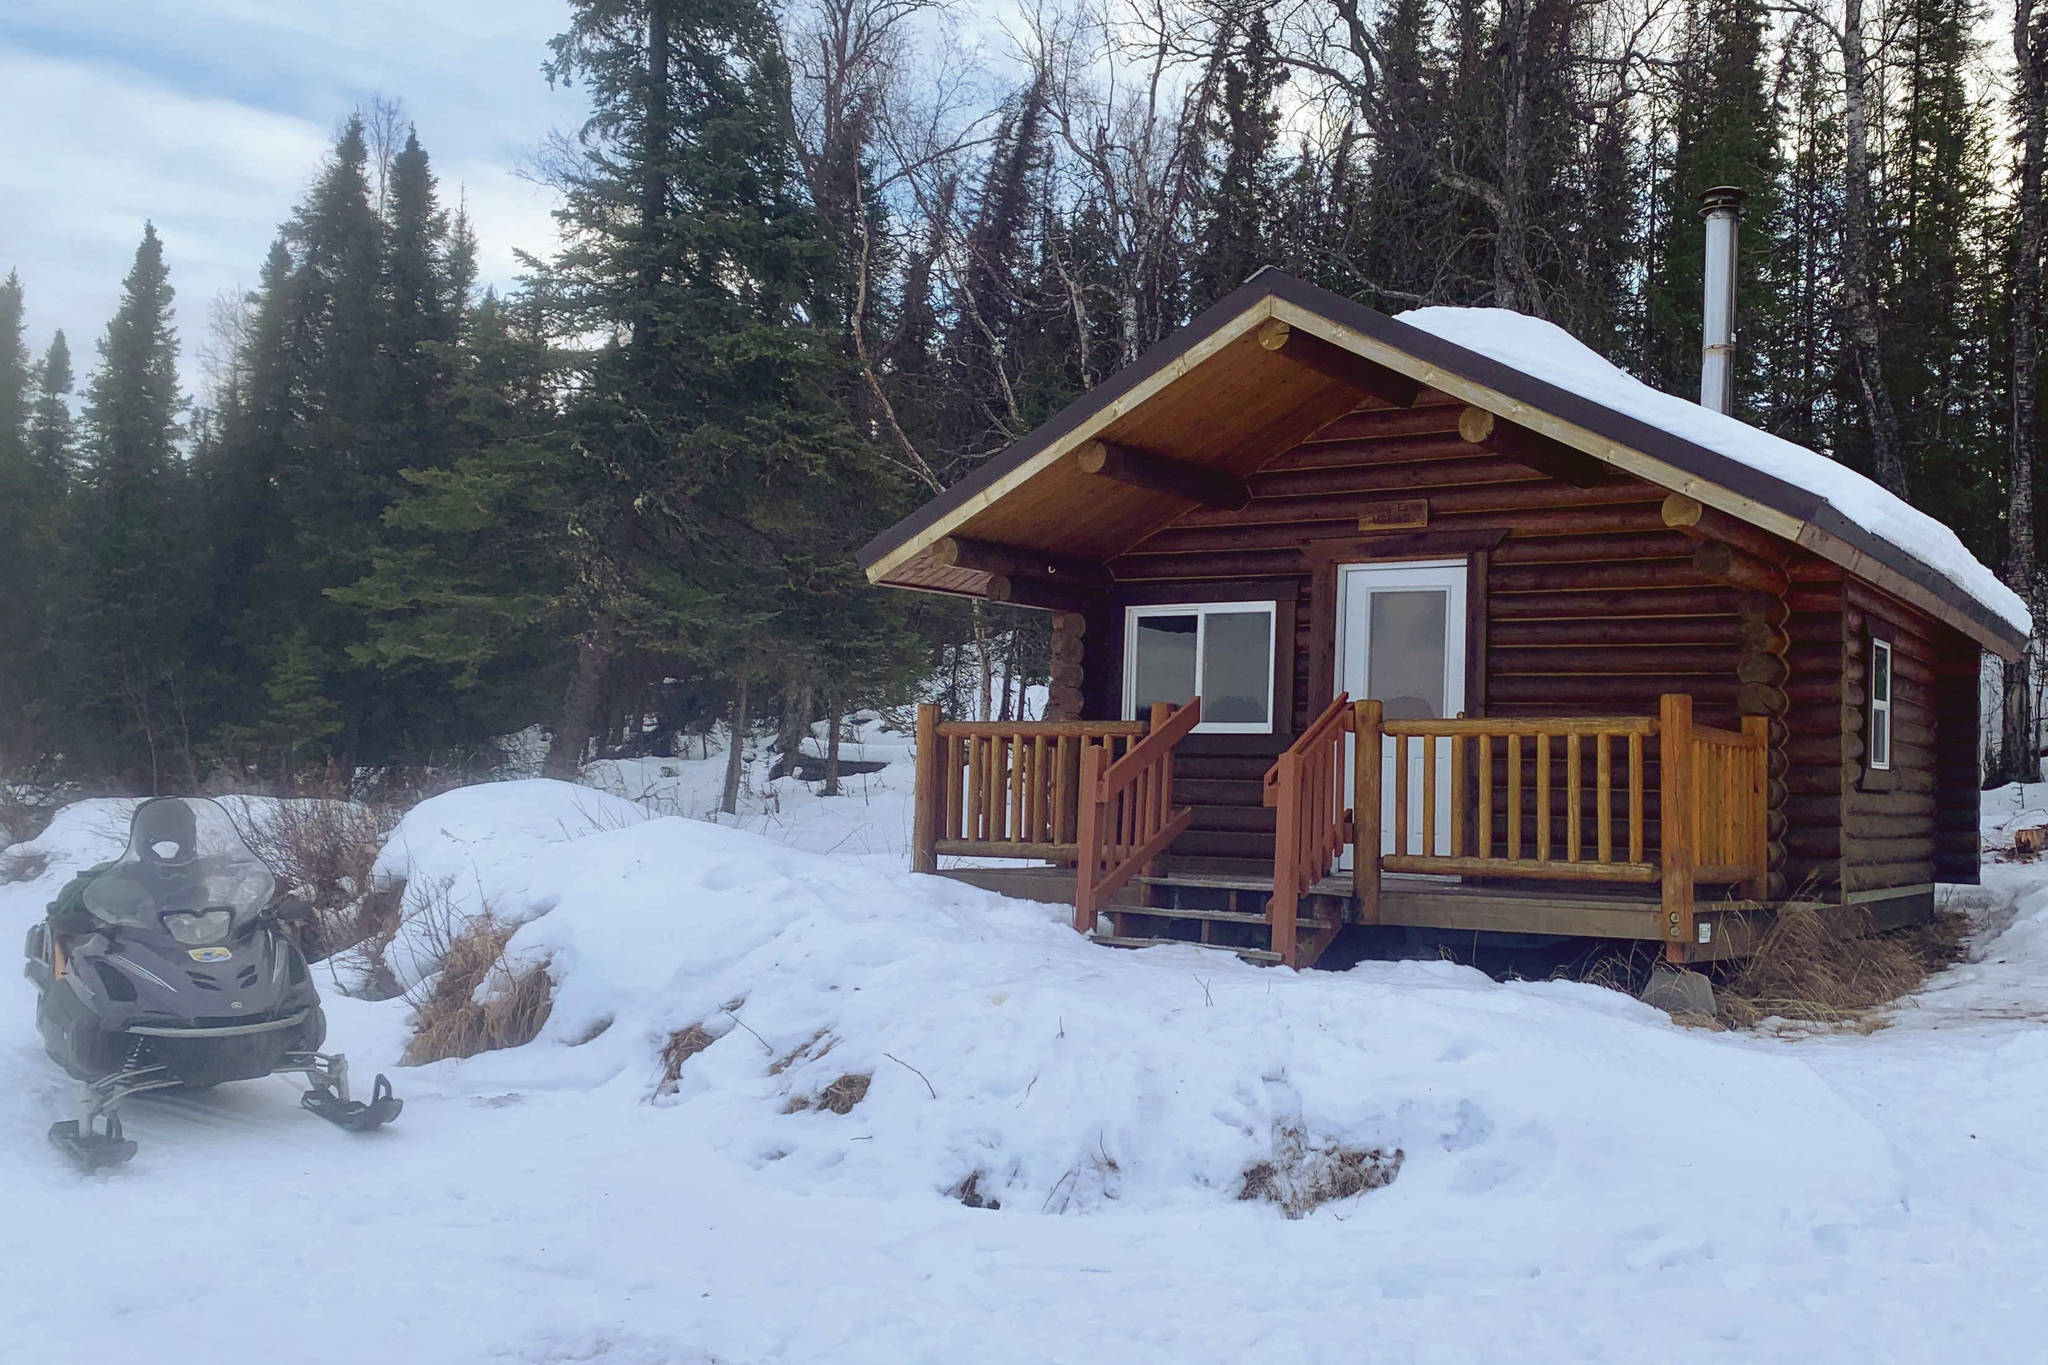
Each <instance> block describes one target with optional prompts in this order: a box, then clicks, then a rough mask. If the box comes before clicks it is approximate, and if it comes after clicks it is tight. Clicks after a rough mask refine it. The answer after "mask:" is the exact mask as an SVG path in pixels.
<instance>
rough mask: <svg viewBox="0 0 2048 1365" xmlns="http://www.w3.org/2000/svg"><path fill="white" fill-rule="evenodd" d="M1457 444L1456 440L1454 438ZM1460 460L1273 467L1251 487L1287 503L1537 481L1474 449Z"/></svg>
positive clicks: (1459, 453) (1248, 482)
mask: <svg viewBox="0 0 2048 1365" xmlns="http://www.w3.org/2000/svg"><path fill="white" fill-rule="evenodd" d="M1451 439H1452V440H1453V441H1455V440H1456V438H1455V437H1453V438H1451ZM1454 449H1455V450H1456V453H1455V454H1454V455H1446V456H1444V457H1440V458H1438V459H1434V460H1429V461H1424V462H1418V463H1400V464H1350V465H1346V466H1343V467H1341V468H1339V467H1329V466H1324V467H1320V468H1314V469H1275V468H1273V467H1272V466H1271V465H1268V466H1267V467H1266V468H1264V469H1262V470H1260V471H1259V472H1258V473H1256V474H1251V475H1248V476H1247V477H1246V479H1245V486H1246V487H1247V488H1249V489H1250V490H1251V495H1252V496H1253V497H1254V498H1284V497H1291V496H1294V495H1296V494H1302V493H1313V494H1318V495H1321V496H1326V497H1343V496H1346V495H1352V494H1359V493H1396V492H1402V493H1413V494H1416V495H1418V496H1422V495H1426V494H1429V493H1432V492H1434V491H1436V490H1438V489H1450V488H1469V487H1473V486H1476V485H1486V484H1498V483H1514V482H1517V481H1521V480H1527V479H1531V478H1535V477H1536V475H1534V474H1532V473H1531V472H1530V471H1529V469H1527V468H1526V467H1525V466H1523V465H1520V464H1517V463H1516V462H1515V461H1513V460H1504V459H1501V458H1500V457H1498V456H1495V455H1491V454H1488V453H1486V452H1484V451H1478V452H1475V451H1474V450H1473V448H1472V447H1471V446H1465V445H1460V446H1457V447H1455V448H1454Z"/></svg>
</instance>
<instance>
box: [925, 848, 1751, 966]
mask: <svg viewBox="0 0 2048 1365" xmlns="http://www.w3.org/2000/svg"><path fill="white" fill-rule="evenodd" d="M939 875H940V876H944V877H951V878H953V879H954V880H956V881H962V882H966V883H968V884H969V885H972V886H979V887H982V888H983V889H985V890H990V891H996V892H999V893H1001V894H1003V895H1006V896H1014V897H1017V898H1019V899H1022V900H1036V901H1046V902H1050V903H1053V904H1058V905H1071V904H1073V900H1074V872H1073V869H1072V868H1063V867H962V868H948V869H944V870H942V871H941V872H940V874H939ZM1135 883H1136V885H1134V886H1133V887H1130V888H1127V889H1126V890H1125V892H1124V893H1123V894H1120V895H1119V896H1118V897H1117V898H1116V900H1115V902H1113V903H1112V904H1111V905H1109V906H1107V907H1105V909H1107V910H1109V911H1115V910H1117V909H1119V908H1123V909H1125V910H1126V911H1127V912H1129V911H1137V912H1139V913H1153V914H1157V915H1159V916H1161V917H1162V918H1172V917H1174V913H1175V912H1173V911H1172V910H1168V909H1163V908H1161V909H1152V908H1150V907H1145V906H1144V905H1143V904H1142V901H1143V899H1144V897H1145V894H1146V890H1147V889H1148V888H1150V887H1159V888H1166V887H1171V886H1176V885H1177V886H1183V887H1193V888H1200V889H1204V890H1212V891H1241V892H1261V891H1263V892H1268V893H1270V892H1271V890H1272V885H1273V881H1272V877H1271V875H1270V874H1268V875H1267V876H1265V877H1263V878H1260V877H1255V876H1251V875H1249V874H1239V873H1236V872H1231V871H1222V870H1202V871H1193V870H1191V871H1186V872H1166V873H1163V874H1160V875H1157V876H1149V877H1139V878H1136V879H1135ZM1309 897H1315V898H1321V900H1320V903H1321V904H1323V905H1335V906H1338V907H1341V911H1342V913H1343V916H1344V919H1345V922H1346V923H1349V924H1355V923H1360V922H1361V921H1360V920H1359V919H1358V902H1357V900H1356V899H1355V898H1354V897H1353V896H1352V894H1351V874H1350V873H1348V872H1343V873H1338V874H1336V875H1334V876H1330V877H1325V878H1324V879H1323V880H1322V881H1320V882H1318V883H1317V884H1316V886H1315V887H1314V889H1313V890H1312V891H1310V892H1309V893H1308V897H1304V900H1305V901H1308V903H1309V904H1315V903H1317V902H1316V901H1311V900H1309ZM1767 908H1768V907H1766V906H1763V905H1760V904H1758V903H1757V902H1754V901H1743V900H1733V899H1731V900H1723V901H1706V900H1702V902H1701V904H1700V907H1699V912H1698V913H1699V917H1700V918H1701V919H1702V920H1704V921H1708V922H1711V923H1714V924H1715V926H1716V927H1715V930H1714V932H1713V936H1712V942H1710V943H1708V944H1704V945H1702V944H1697V943H1695V944H1689V945H1687V953H1686V956H1687V958H1688V960H1691V961H1704V960H1708V959H1718V958H1721V957H1725V956H1728V955H1730V954H1732V953H1734V952H1736V951H1738V949H1739V948H1740V947H1741V945H1744V944H1746V943H1747V942H1749V940H1750V936H1751V934H1752V933H1753V932H1754V930H1753V928H1752V926H1751V925H1749V924H1746V923H1745V922H1744V919H1743V916H1745V915H1748V914H1750V913H1752V912H1756V911H1760V910H1765V909H1767ZM1185 917H1187V918H1194V917H1195V916H1194V915H1193V914H1190V915H1188V916H1185ZM1311 917H1313V916H1311ZM1376 923H1378V924H1380V925H1382V926H1389V927H1394V928H1414V929H1434V930H1441V931H1450V932H1469V933H1507V934H1530V935H1537V936H1544V937H1551V936H1555V937H1563V938H1610V939H1637V940H1649V941H1658V942H1661V941H1662V940H1663V937H1664V934H1663V924H1662V919H1661V912H1660V907H1659V904H1658V901H1657V898H1656V896H1655V894H1654V888H1645V887H1627V886H1622V887H1605V886H1597V887H1596V886H1584V887H1572V888H1571V889H1569V890H1563V889H1560V888H1558V887H1555V886H1548V887H1540V888H1530V887H1516V886H1487V885H1477V884H1473V883H1468V882H1457V881H1449V880H1446V879H1443V878H1437V877H1420V876H1403V875H1395V874H1389V875H1387V876H1385V877H1383V878H1382V879H1381V890H1380V916H1379V919H1378V920H1377V921H1376Z"/></svg>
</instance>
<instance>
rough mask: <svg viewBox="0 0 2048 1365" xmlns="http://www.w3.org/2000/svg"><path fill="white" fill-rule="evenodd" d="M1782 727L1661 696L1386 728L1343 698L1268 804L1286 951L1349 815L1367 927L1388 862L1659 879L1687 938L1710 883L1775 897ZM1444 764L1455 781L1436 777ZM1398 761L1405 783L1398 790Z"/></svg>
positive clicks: (1417, 868)
mask: <svg viewBox="0 0 2048 1365" xmlns="http://www.w3.org/2000/svg"><path fill="white" fill-rule="evenodd" d="M1346 735H1353V736H1355V737H1356V741H1357V743H1356V754H1355V759H1354V762H1355V765H1356V766H1355V767H1354V768H1353V770H1352V781H1353V786H1354V792H1355V798H1354V799H1355V810H1352V811H1347V810H1345V809H1344V808H1343V766H1342V762H1341V755H1342V752H1343V745H1344V742H1345V739H1344V737H1345V736H1346ZM1766 736H1767V731H1766V722H1765V721H1764V720H1763V719H1762V718H1761V717H1754V716H1752V717H1746V718H1745V719H1744V720H1743V723H1742V729H1741V730H1740V731H1735V730H1721V729H1715V728H1713V727H1711V726H1703V725H1696V724H1694V723H1693V719H1692V698H1691V697H1688V696H1682V695H1667V696H1665V697H1663V698H1662V699H1661V700H1660V703H1659V707H1658V713H1657V715H1656V716H1653V717H1652V716H1575V717H1566V718H1561V719H1467V718H1465V717H1462V716H1461V717H1455V718H1450V719H1440V720H1439V719H1427V720H1387V719H1386V718H1385V716H1384V713H1383V711H1382V708H1381V706H1380V703H1378V702H1377V701H1373V700H1370V699H1368V700H1365V701H1359V702H1350V701H1349V700H1348V699H1347V698H1343V697H1340V698H1338V700H1337V701H1336V702H1333V703H1332V704H1331V705H1330V707H1329V709H1328V710H1326V711H1324V712H1323V714H1322V716H1321V717H1319V718H1318V719H1317V720H1316V722H1315V724H1314V725H1312V726H1310V727H1309V728H1308V729H1307V730H1305V731H1304V732H1303V733H1302V734H1301V736H1300V737H1299V738H1298V739H1296V740H1295V742H1294V743H1293V744H1292V745H1291V746H1290V747H1289V748H1288V750H1287V752H1286V753H1284V754H1282V755H1281V757H1280V761H1279V762H1277V763H1275V764H1274V765H1273V767H1272V769H1271V770H1270V771H1269V772H1268V773H1267V774H1266V804H1267V805H1269V806H1273V807H1275V808H1276V812H1277V820H1276V823H1277V831H1276V843H1275V848H1274V870H1273V887H1274V895H1273V900H1272V902H1271V905H1270V908H1269V910H1268V918H1269V920H1270V922H1271V926H1272V936H1273V948H1274V951H1275V952H1278V953H1280V954H1281V955H1282V957H1283V959H1285V960H1287V961H1289V962H1293V961H1295V959H1296V954H1295V945H1296V938H1297V936H1296V933H1295V919H1296V914H1297V907H1298V904H1299V900H1300V898H1301V896H1303V895H1305V894H1306V893H1307V892H1308V890H1309V889H1310V888H1312V887H1313V886H1314V885H1315V884H1316V883H1317V882H1318V881H1320V880H1321V879H1322V878H1323V877H1325V876H1327V875H1328V874H1329V870H1330V868H1331V867H1332V866H1333V865H1334V862H1335V859H1336V857H1337V855H1338V852H1339V851H1341V847H1342V841H1341V840H1339V841H1338V842H1337V843H1335V844H1334V845H1333V844H1332V840H1333V838H1334V837H1335V834H1336V831H1337V830H1338V829H1339V828H1340V827H1342V826H1343V825H1345V824H1346V823H1347V822H1348V823H1349V825H1350V826H1351V830H1350V837H1351V838H1352V839H1353V841H1354V849H1355V852H1354V856H1353V861H1352V878H1353V888H1352V893H1353V896H1354V897H1355V898H1356V900H1357V901H1358V904H1359V917H1360V919H1361V920H1363V921H1364V922H1365V923H1368V924H1370V923H1374V922H1376V921H1377V920H1378V918H1379V911H1380V893H1381V885H1380V882H1381V874H1382V873H1383V872H1406V873H1424V874H1437V875H1449V876H1468V877H1501V878H1528V879H1538V880H1553V881H1578V882H1592V883H1606V884H1615V883H1621V884H1627V883H1635V884H1654V885H1656V886H1657V887H1658V889H1659V895H1660V901H1661V908H1662V912H1663V915H1664V919H1665V936H1666V940H1667V944H1669V945H1673V946H1674V948H1675V945H1677V944H1681V943H1689V942H1691V940H1692V937H1693V932H1694V925H1693V911H1694V902H1693V887H1694V884H1695V883H1696V882H1700V881H1706V882H1718V883H1732V884H1735V885H1736V886H1737V888H1738V889H1739V891H1740V893H1741V894H1742V895H1743V896H1745V897H1747V898H1750V899H1754V900H1761V899H1763V897H1764V895H1765V894H1766V892H1765V888H1766V885H1767V877H1768V862H1769V854H1768V850H1767V847H1766V838H1767V834H1766V831H1767V823H1766V821H1767V813H1766V781H1767V771H1768V767H1767V759H1768V756H1767V753H1766V745H1767V738H1766ZM1653 741H1654V743H1655V745H1656V753H1655V757H1656V761H1657V810H1656V838H1655V839H1654V840H1652V839H1651V837H1650V833H1649V829H1650V819H1649V815H1648V811H1647V806H1648V793H1649V786H1648V780H1647V777H1646V773H1647V769H1648V764H1647V755H1648V746H1649V745H1650V744H1651V743H1652V742H1653ZM1445 757H1447V758H1448V764H1447V766H1448V768H1449V773H1448V781H1447V782H1443V780H1442V779H1440V778H1439V775H1438V774H1439V771H1440V768H1441V767H1442V766H1446V765H1443V764H1441V763H1440V759H1442V758H1445ZM1388 758H1391V759H1392V762H1391V764H1389V763H1387V761H1386V760H1387V759H1388ZM1418 759H1419V760H1420V761H1419V762H1416V760H1418ZM1387 768H1391V779H1392V791H1391V793H1383V791H1382V783H1383V781H1384V778H1383V772H1384V771H1385V770H1386V769H1387ZM1417 768H1419V770H1420V771H1419V774H1414V775H1411V769H1417ZM1440 782H1443V785H1442V787H1441V789H1440V785H1439V784H1440ZM1417 785H1419V786H1420V791H1419V792H1418V791H1416V790H1415V787H1416V786H1417ZM1389 794H1390V795H1391V797H1392V799H1391V801H1385V800H1384V799H1383V798H1384V797H1385V796H1386V795H1389ZM1418 796H1419V797H1420V801H1419V803H1418V802H1417V801H1416V800H1415V798H1416V797H1418ZM1383 805H1386V806H1390V807H1391V813H1392V822H1391V823H1392V829H1391V830H1386V829H1384V828H1383V824H1382V821H1383V816H1382V806H1383ZM1418 805H1419V810H1417V809H1416V807H1417V806H1418ZM1389 835H1391V840H1389V838H1388V836H1389ZM1389 842H1390V843H1391V850H1390V851H1383V846H1384V845H1386V844H1388V843H1389ZM1653 844H1654V848H1653V847H1652V845H1653ZM1283 945H1284V946H1283Z"/></svg>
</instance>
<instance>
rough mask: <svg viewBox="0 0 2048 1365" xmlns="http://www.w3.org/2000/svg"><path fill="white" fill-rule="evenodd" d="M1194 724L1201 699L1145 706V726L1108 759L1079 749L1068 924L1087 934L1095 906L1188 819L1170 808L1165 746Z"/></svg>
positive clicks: (1169, 757)
mask: <svg viewBox="0 0 2048 1365" xmlns="http://www.w3.org/2000/svg"><path fill="white" fill-rule="evenodd" d="M1201 723H1202V699H1201V698H1200V697H1196V698H1195V699H1194V700H1192V701H1190V702H1189V703H1188V704H1187V705H1185V706H1182V707H1180V708H1179V709H1177V710H1176V709H1174V708H1172V707H1169V706H1167V705H1165V704H1164V703H1161V704H1159V705H1157V706H1154V707H1153V708H1152V730H1151V733H1150V734H1148V735H1146V736H1145V737H1144V738H1143V739H1141V740H1139V741H1138V742H1137V743H1136V744H1133V745H1132V746H1131V748H1130V751H1129V752H1128V753H1126V754H1125V755H1124V756H1123V757H1122V758H1119V759H1117V760H1116V761H1115V762H1110V761H1109V756H1108V754H1107V753H1106V752H1105V750H1104V749H1102V748H1101V747H1100V746H1090V747H1089V748H1087V749H1085V750H1084V751H1082V754H1081V818H1080V828H1079V830H1078V832H1077V838H1076V841H1075V842H1076V845H1077V854H1078V856H1077V858H1076V861H1075V865H1074V927H1075V928H1076V929H1079V930H1080V931H1081V932H1082V933H1084V934H1092V933H1094V932H1095V929H1096V925H1097V922H1098V919H1099V916H1100V912H1101V909H1102V906H1103V904H1104V903H1105V902H1106V901H1108V899H1109V898H1110V897H1111V896H1113V895H1115V894H1116V893H1117V892H1118V891H1120V890H1122V889H1123V888H1124V886H1125V885H1126V884H1127V883H1128V882H1129V881H1130V880H1131V878H1133V877H1135V876H1137V875H1138V873H1140V872H1141V871H1143V870H1144V869H1145V868H1146V867H1147V866H1149V865H1150V864H1151V863H1152V861H1153V860H1154V859H1156V858H1157V857H1158V856H1159V855H1160V854H1161V853H1164V852H1165V851H1166V848H1167V845H1169V844H1171V843H1172V842H1173V841H1174V840H1175V839H1178V838H1179V837H1180V836H1181V834H1182V833H1183V832H1184V831H1185V830H1186V829H1187V827H1188V824H1189V822H1190V821H1192V820H1193V819H1194V811H1192V810H1191V809H1189V808H1188V807H1186V806H1182V807H1180V808H1179V809H1177V810H1176V809H1175V808H1174V806H1173V751H1174V747H1175V746H1176V745H1178V744H1179V743H1180V742H1181V740H1183V739H1185V738H1187V736H1188V733H1189V732H1190V731H1192V730H1193V729H1194V728H1195V727H1196V726H1197V725H1200V724H1201Z"/></svg>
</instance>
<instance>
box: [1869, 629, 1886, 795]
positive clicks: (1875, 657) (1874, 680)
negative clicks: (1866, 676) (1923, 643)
mask: <svg viewBox="0 0 2048 1365" xmlns="http://www.w3.org/2000/svg"><path fill="white" fill-rule="evenodd" d="M1866 738H1867V741H1868V747H1867V749H1866V750H1865V754H1864V756H1865V757H1866V758H1868V759H1869V760H1870V766H1871V767H1872V768H1875V769H1877V770H1878V771H1880V772H1882V771H1884V770H1886V769H1888V768H1890V767H1891V766H1892V647H1891V642H1890V641H1888V640H1872V641H1871V642H1870V734H1869V735H1868V736H1867V737H1866Z"/></svg>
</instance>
